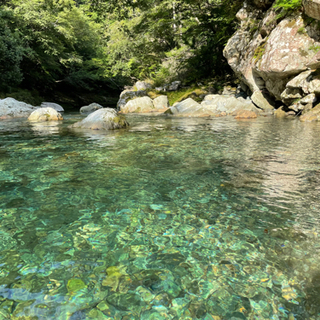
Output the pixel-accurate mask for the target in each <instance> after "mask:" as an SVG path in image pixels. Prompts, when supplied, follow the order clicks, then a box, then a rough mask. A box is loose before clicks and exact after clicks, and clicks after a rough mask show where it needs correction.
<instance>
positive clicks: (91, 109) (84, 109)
mask: <svg viewBox="0 0 320 320" xmlns="http://www.w3.org/2000/svg"><path fill="white" fill-rule="evenodd" d="M102 108H103V106H101V105H100V104H98V103H95V102H93V103H91V104H89V105H88V106H84V107H81V108H80V113H86V114H87V113H92V112H94V111H97V110H99V109H102Z"/></svg>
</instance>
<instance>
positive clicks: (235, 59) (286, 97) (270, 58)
mask: <svg viewBox="0 0 320 320" xmlns="http://www.w3.org/2000/svg"><path fill="white" fill-rule="evenodd" d="M305 2H307V1H305ZM311 2H313V3H315V2H320V0H317V1H311ZM237 17H238V19H239V20H241V26H240V28H239V29H238V31H237V32H236V33H235V34H234V36H233V37H231V39H229V41H228V43H227V45H226V47H225V49H224V56H225V57H226V58H227V60H228V63H229V65H230V66H231V67H232V69H233V70H234V72H235V73H236V75H237V76H238V77H239V79H240V80H241V83H242V88H244V89H249V90H250V91H251V93H253V94H254V95H253V98H252V100H253V101H254V102H255V103H256V104H257V105H258V106H259V107H260V108H263V109H265V107H263V106H264V105H266V106H267V109H270V110H271V108H273V105H275V104H274V103H270V99H269V98H270V97H271V98H272V100H273V101H274V100H278V101H282V102H283V103H284V104H286V105H287V106H289V105H290V104H292V103H293V102H294V101H296V99H301V98H303V97H304V96H305V95H308V94H310V93H316V90H319V89H317V88H318V87H319V82H320V80H318V77H317V76H316V75H315V73H314V72H312V74H311V77H309V78H308V80H307V82H309V83H305V84H304V85H303V86H302V85H299V89H298V90H296V88H297V87H296V86H295V85H293V84H292V83H291V84H289V83H290V81H291V80H292V79H294V78H296V77H299V76H300V74H302V75H301V77H302V78H304V77H305V72H306V73H310V70H308V68H320V54H319V52H318V51H319V48H320V29H319V28H318V26H317V22H316V21H314V22H312V21H311V22H310V21H305V20H304V18H303V16H301V14H300V13H296V15H295V16H292V15H291V16H289V17H286V18H283V19H282V20H280V22H279V18H277V12H275V9H274V8H271V9H269V10H268V11H267V12H266V13H264V12H263V11H259V10H256V9H255V8H253V7H250V6H249V5H248V6H246V7H243V8H242V9H241V10H240V11H239V12H238V14H237ZM259 21H260V23H259ZM253 25H255V26H256V27H255V28H252V26H253ZM257 26H258V27H257ZM305 79H306V78H305ZM296 80H297V81H295V82H299V81H300V79H296ZM298 80H299V81H298ZM300 82H301V81H300ZM311 83H312V84H311ZM305 85H307V86H308V88H307V89H306V90H304V89H305ZM300 91H301V92H300ZM256 92H257V93H256Z"/></svg>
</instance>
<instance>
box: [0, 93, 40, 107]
mask: <svg viewBox="0 0 320 320" xmlns="http://www.w3.org/2000/svg"><path fill="white" fill-rule="evenodd" d="M7 97H11V98H14V99H16V100H18V101H23V102H25V103H29V104H31V105H33V106H40V104H41V103H42V102H43V98H41V97H40V95H39V92H38V91H37V90H35V89H33V90H24V89H13V91H11V90H9V91H8V90H6V91H2V92H1V94H0V98H1V99H5V98H7Z"/></svg>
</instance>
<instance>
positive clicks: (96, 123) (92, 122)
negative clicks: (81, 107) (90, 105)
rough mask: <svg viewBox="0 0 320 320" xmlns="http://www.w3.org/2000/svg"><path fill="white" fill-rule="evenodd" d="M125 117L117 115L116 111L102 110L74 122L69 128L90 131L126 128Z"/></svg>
mask: <svg viewBox="0 0 320 320" xmlns="http://www.w3.org/2000/svg"><path fill="white" fill-rule="evenodd" d="M128 126H129V124H128V122H127V121H126V119H125V117H124V116H122V115H118V114H117V112H116V110H114V109H111V108H102V109H99V110H97V111H95V112H93V113H91V114H89V115H88V116H87V117H86V118H85V119H83V120H82V121H79V122H76V123H74V124H73V125H71V126H69V128H81V129H91V130H113V129H121V128H126V127H128Z"/></svg>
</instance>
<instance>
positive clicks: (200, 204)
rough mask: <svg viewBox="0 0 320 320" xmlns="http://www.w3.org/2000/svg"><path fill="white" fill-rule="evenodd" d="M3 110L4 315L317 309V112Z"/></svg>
mask: <svg viewBox="0 0 320 320" xmlns="http://www.w3.org/2000/svg"><path fill="white" fill-rule="evenodd" d="M79 119H80V116H79V115H69V116H68V115H66V116H65V120H64V121H63V122H59V123H52V122H51V123H50V122H48V123H45V124H42V123H41V124H29V123H28V122H27V121H25V120H18V121H17V120H12V121H2V122H0V170H1V171H0V239H1V241H0V319H2V318H3V319H54V318H57V319H146V320H148V319H206V320H207V319H214V320H217V319H290V320H292V319H299V320H300V319H301V320H302V319H319V318H320V301H319V300H320V299H319V297H320V285H319V281H320V275H319V267H318V266H319V263H320V261H319V260H320V259H319V250H320V239H319V234H318V230H319V212H320V210H319V209H320V205H319V203H320V202H319V182H320V170H319V160H318V159H319V154H318V153H319V150H320V148H319V144H320V142H319V141H320V139H319V138H318V137H319V133H320V126H319V124H306V123H300V122H299V121H295V120H293V121H285V120H275V119H273V118H258V119H255V120H253V121H235V120H234V119H229V118H218V119H212V120H208V119H183V118H179V119H174V118H162V117H157V116H153V117H147V116H128V121H129V123H130V124H131V127H130V128H129V129H127V130H119V131H114V132H100V131H85V130H72V131H71V130H70V129H68V128H67V126H68V125H69V124H70V123H73V122H76V121H78V120H79Z"/></svg>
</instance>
